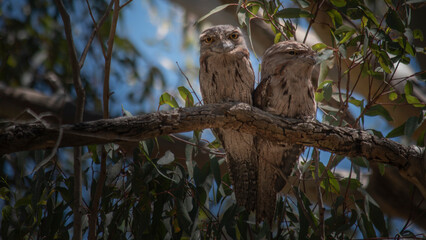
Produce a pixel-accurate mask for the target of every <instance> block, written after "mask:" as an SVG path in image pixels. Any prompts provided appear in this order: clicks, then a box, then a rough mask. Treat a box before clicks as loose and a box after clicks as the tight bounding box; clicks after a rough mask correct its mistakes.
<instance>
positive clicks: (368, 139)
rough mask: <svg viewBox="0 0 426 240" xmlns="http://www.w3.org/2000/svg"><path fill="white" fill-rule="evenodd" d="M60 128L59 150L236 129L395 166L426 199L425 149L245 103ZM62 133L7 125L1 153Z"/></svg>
mask: <svg viewBox="0 0 426 240" xmlns="http://www.w3.org/2000/svg"><path fill="white" fill-rule="evenodd" d="M60 127H61V128H62V129H63V131H64V135H63V137H62V141H61V143H60V145H59V146H60V147H65V146H82V145H89V144H102V143H107V142H120V141H130V142H132V141H140V140H143V139H149V138H153V137H158V136H161V135H166V134H171V133H178V132H186V131H191V130H196V129H205V128H225V129H233V130H238V131H241V132H244V133H249V134H253V135H257V136H262V137H263V138H265V139H268V140H271V141H275V142H277V143H280V142H282V143H286V142H291V143H297V144H303V145H305V146H312V147H317V148H319V149H322V150H325V151H329V152H334V153H337V154H340V155H344V156H349V157H354V156H363V157H365V158H366V159H368V160H369V161H371V162H377V163H386V164H389V165H392V166H395V167H397V168H398V169H399V172H400V173H401V175H403V176H404V177H405V178H406V179H407V180H408V181H410V182H411V183H413V184H415V185H416V186H417V187H418V188H419V190H420V191H421V193H422V195H423V196H426V190H425V189H426V187H425V186H426V179H425V163H426V161H425V159H424V148H419V147H417V146H405V145H402V144H399V143H397V142H394V141H392V140H390V139H386V138H378V137H376V136H373V135H371V134H369V133H368V132H366V131H363V130H357V129H352V128H343V127H333V126H329V125H326V124H323V123H319V122H304V121H302V120H296V119H286V118H281V117H278V116H274V115H272V114H269V113H266V112H263V111H262V110H260V109H257V108H255V107H252V106H249V105H247V104H244V103H224V104H210V105H204V106H201V107H193V108H179V109H174V110H172V111H168V112H155V113H150V114H144V115H140V116H135V117H120V118H115V119H106V120H97V121H92V122H83V123H79V124H74V125H62V126H60ZM58 129H59V128H58V127H57V126H56V127H55V126H45V125H43V123H26V124H18V123H16V124H15V123H9V126H5V127H3V128H2V129H0V154H5V153H12V152H17V151H24V150H34V149H42V148H51V147H53V146H54V145H55V143H56V140H57V138H58V134H59V130H58Z"/></svg>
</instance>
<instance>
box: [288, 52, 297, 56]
mask: <svg viewBox="0 0 426 240" xmlns="http://www.w3.org/2000/svg"><path fill="white" fill-rule="evenodd" d="M288 54H290V55H297V54H296V52H295V51H290V52H288Z"/></svg>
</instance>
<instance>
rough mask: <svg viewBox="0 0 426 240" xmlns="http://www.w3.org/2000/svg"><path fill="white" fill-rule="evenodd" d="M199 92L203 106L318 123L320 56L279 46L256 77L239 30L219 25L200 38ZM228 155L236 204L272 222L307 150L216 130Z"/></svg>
mask: <svg viewBox="0 0 426 240" xmlns="http://www.w3.org/2000/svg"><path fill="white" fill-rule="evenodd" d="M200 45H201V47H200V88H201V94H202V96H203V100H204V103H206V104H209V103H221V102H231V101H233V102H244V103H247V104H250V105H254V106H255V107H258V108H260V109H262V110H264V111H266V112H269V113H272V114H275V115H280V116H282V117H289V118H302V119H306V118H314V117H315V112H316V104H315V98H314V96H315V95H314V87H313V85H312V83H311V74H312V70H313V67H314V65H315V59H314V56H315V53H314V51H312V50H311V49H310V48H309V47H308V46H306V45H305V44H303V43H299V42H296V41H285V42H279V43H277V44H274V45H273V46H271V47H270V48H269V49H267V50H266V52H265V54H264V55H263V58H262V64H261V81H260V84H259V85H258V87H257V88H256V90H255V89H254V84H255V76H254V72H253V68H252V66H251V63H250V56H249V55H250V53H249V51H248V49H247V46H246V43H245V40H244V37H243V35H242V32H241V30H240V29H239V28H237V27H234V26H231V25H219V26H214V27H211V28H208V29H206V30H205V31H203V32H202V34H201V35H200ZM214 132H215V133H216V135H217V136H218V138H219V139H220V140H221V142H222V145H223V147H224V148H225V150H226V152H227V164H228V168H229V172H230V176H231V178H232V181H233V184H234V192H235V196H236V199H237V203H238V204H239V205H241V206H244V207H245V208H246V209H247V210H249V211H253V210H255V211H256V219H257V221H258V222H260V221H261V220H267V221H268V222H271V221H272V220H273V217H274V212H275V204H276V198H277V193H278V192H279V191H280V190H281V189H282V188H283V187H284V185H285V183H286V181H285V179H284V177H283V176H289V175H290V174H291V171H292V169H293V167H294V164H295V163H296V162H297V160H298V158H299V156H300V154H301V153H302V152H303V150H304V147H303V146H302V145H298V144H280V145H278V144H276V143H274V142H271V141H268V140H266V139H262V138H261V137H254V136H252V135H250V134H246V133H241V132H238V131H235V130H225V129H215V130H214Z"/></svg>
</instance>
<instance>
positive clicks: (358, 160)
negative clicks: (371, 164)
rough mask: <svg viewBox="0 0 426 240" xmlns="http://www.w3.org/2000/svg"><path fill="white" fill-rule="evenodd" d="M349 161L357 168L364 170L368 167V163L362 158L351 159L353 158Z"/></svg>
mask: <svg viewBox="0 0 426 240" xmlns="http://www.w3.org/2000/svg"><path fill="white" fill-rule="evenodd" d="M350 160H351V161H352V162H353V163H354V164H356V165H357V166H360V167H364V168H367V167H368V161H367V160H366V159H365V158H364V157H353V158H350Z"/></svg>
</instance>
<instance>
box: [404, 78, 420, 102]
mask: <svg viewBox="0 0 426 240" xmlns="http://www.w3.org/2000/svg"><path fill="white" fill-rule="evenodd" d="M404 93H405V99H406V100H407V102H408V103H409V104H412V105H413V106H414V107H424V104H422V103H421V102H420V101H419V99H418V98H417V97H415V96H413V95H412V94H413V83H412V82H411V81H407V83H406V84H405V87H404Z"/></svg>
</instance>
